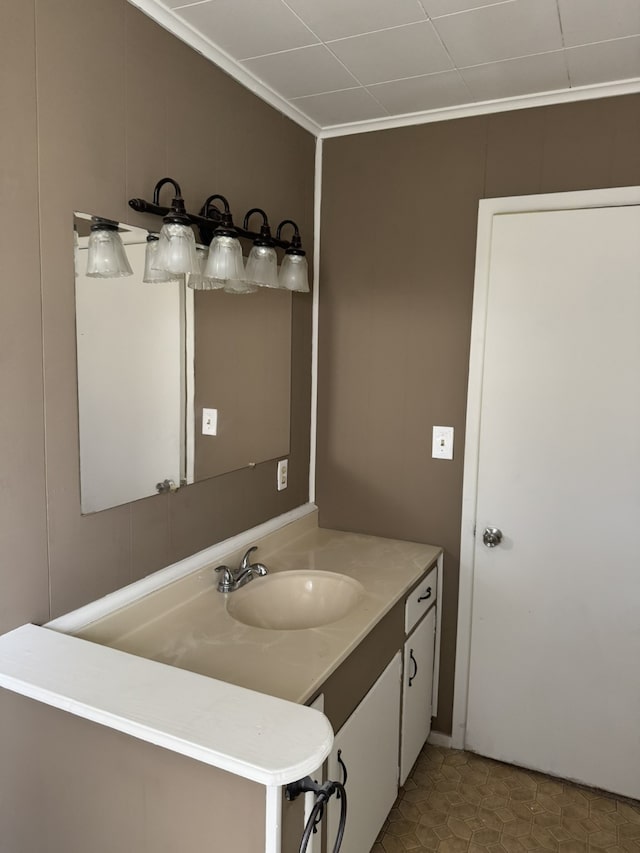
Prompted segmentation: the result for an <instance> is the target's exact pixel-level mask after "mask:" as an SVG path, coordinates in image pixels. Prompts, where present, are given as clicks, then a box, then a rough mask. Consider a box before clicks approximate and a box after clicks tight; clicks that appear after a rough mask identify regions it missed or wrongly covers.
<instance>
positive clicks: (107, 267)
mask: <svg viewBox="0 0 640 853" xmlns="http://www.w3.org/2000/svg"><path fill="white" fill-rule="evenodd" d="M127 275H133V270H132V269H131V266H130V265H129V261H128V260H127V254H126V252H125V250H124V246H123V245H122V240H121V238H120V235H119V234H118V232H117V231H116V230H114V229H113V228H98V229H96V230H95V231H94V230H92V231H91V234H90V235H89V246H88V251H87V276H88V277H89V278H124V277H125V276H127Z"/></svg>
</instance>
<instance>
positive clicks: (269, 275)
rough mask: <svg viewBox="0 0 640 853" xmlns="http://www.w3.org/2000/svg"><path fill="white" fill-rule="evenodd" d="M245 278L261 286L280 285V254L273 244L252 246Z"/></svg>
mask: <svg viewBox="0 0 640 853" xmlns="http://www.w3.org/2000/svg"><path fill="white" fill-rule="evenodd" d="M245 278H246V279H247V281H250V282H253V283H255V284H258V285H260V287H279V284H278V256H277V255H276V250H275V249H274V248H273V246H256V245H254V246H252V248H251V251H250V252H249V257H248V258H247V270H246V274H245Z"/></svg>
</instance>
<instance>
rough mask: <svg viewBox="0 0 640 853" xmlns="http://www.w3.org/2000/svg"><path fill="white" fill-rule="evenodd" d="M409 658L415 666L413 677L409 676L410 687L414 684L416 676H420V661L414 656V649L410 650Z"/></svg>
mask: <svg viewBox="0 0 640 853" xmlns="http://www.w3.org/2000/svg"><path fill="white" fill-rule="evenodd" d="M409 657H410V659H411V663H412V664H413V675H410V676H409V687H411V685H412V684H413V682H414V680H415V677H416V675H417V674H418V661H417V660H416V659H415V657H414V654H413V649H410V650H409Z"/></svg>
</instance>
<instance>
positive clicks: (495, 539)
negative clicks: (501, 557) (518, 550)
mask: <svg viewBox="0 0 640 853" xmlns="http://www.w3.org/2000/svg"><path fill="white" fill-rule="evenodd" d="M482 541H483V542H484V544H485V545H486V546H487V548H495V547H496V545H499V544H500V543H501V542H502V530H500V529H499V528H498V527H485V529H484V532H483V534H482Z"/></svg>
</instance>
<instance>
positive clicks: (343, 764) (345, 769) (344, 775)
mask: <svg viewBox="0 0 640 853" xmlns="http://www.w3.org/2000/svg"><path fill="white" fill-rule="evenodd" d="M338 764H339V765H340V767H342V784H343V785H346V784H347V765H346V764H345V763H344V761H343V760H342V750H341V749H339V750H338Z"/></svg>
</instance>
